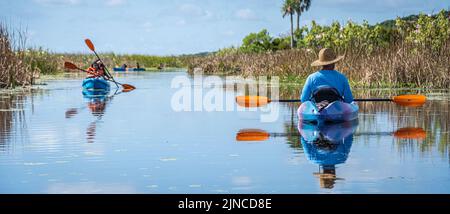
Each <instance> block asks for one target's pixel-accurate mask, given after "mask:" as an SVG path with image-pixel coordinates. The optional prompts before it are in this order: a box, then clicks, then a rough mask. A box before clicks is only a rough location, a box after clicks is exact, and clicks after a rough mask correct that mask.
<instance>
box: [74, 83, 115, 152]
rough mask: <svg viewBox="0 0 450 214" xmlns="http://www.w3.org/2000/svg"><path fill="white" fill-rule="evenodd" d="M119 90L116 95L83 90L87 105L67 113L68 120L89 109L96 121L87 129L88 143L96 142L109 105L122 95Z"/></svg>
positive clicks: (100, 91) (101, 91) (102, 91)
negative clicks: (99, 125)
mask: <svg viewBox="0 0 450 214" xmlns="http://www.w3.org/2000/svg"><path fill="white" fill-rule="evenodd" d="M120 93H122V92H120V91H119V90H118V89H117V90H116V91H115V93H114V94H112V95H109V92H107V91H106V92H105V91H104V90H97V91H95V90H83V97H84V98H85V99H86V100H87V104H86V106H84V107H81V108H70V109H68V110H67V111H66V118H67V119H69V118H72V117H74V116H75V115H77V114H78V113H79V112H80V111H81V110H83V109H85V108H88V109H89V110H90V112H91V114H92V115H93V116H94V117H96V119H95V120H94V121H93V122H91V123H90V124H89V125H88V127H87V129H86V139H87V142H88V143H93V142H94V141H95V136H96V133H97V132H96V130H97V123H98V122H100V121H101V119H102V117H103V115H104V114H105V112H106V109H107V106H108V104H109V103H110V102H111V101H112V99H113V97H114V96H116V95H118V94H120Z"/></svg>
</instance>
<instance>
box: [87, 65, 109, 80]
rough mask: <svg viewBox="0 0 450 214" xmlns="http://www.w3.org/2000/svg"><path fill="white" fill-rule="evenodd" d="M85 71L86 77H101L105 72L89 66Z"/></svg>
mask: <svg viewBox="0 0 450 214" xmlns="http://www.w3.org/2000/svg"><path fill="white" fill-rule="evenodd" d="M87 73H88V77H91V78H93V77H102V76H104V74H105V73H104V71H103V70H96V69H95V68H93V67H89V68H88V69H87Z"/></svg>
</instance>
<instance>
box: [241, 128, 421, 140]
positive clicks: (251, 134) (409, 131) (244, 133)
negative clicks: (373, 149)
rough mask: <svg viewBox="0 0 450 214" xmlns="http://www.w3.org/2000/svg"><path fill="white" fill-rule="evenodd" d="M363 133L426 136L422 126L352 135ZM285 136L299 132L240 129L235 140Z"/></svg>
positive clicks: (411, 136)
mask: <svg viewBox="0 0 450 214" xmlns="http://www.w3.org/2000/svg"><path fill="white" fill-rule="evenodd" d="M364 135H393V136H394V137H395V138H398V139H419V140H423V139H425V138H426V136H427V132H426V131H425V130H423V129H422V128H413V127H406V128H400V129H397V130H396V131H395V132H380V133H376V132H374V133H355V134H354V136H364ZM286 136H301V135H300V134H293V135H289V134H285V133H283V134H281V133H268V132H266V131H264V130H261V129H242V130H239V132H238V133H237V134H236V140H237V141H266V140H269V138H270V137H286Z"/></svg>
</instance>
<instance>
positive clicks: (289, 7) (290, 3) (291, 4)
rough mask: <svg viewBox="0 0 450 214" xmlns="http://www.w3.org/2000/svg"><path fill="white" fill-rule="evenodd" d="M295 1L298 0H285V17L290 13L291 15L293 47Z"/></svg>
mask: <svg viewBox="0 0 450 214" xmlns="http://www.w3.org/2000/svg"><path fill="white" fill-rule="evenodd" d="M295 2H296V0H285V1H284V4H283V7H282V8H281V10H282V12H283V18H284V17H285V16H286V15H288V14H289V16H290V17H291V48H294V14H295Z"/></svg>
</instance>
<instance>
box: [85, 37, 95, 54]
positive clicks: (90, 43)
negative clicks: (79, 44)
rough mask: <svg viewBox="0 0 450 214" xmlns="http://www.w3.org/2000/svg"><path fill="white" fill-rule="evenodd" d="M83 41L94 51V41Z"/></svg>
mask: <svg viewBox="0 0 450 214" xmlns="http://www.w3.org/2000/svg"><path fill="white" fill-rule="evenodd" d="M84 42H85V43H86V45H87V46H88V47H89V49H91V51H95V47H94V43H92V41H91V40H90V39H85V40H84Z"/></svg>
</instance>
